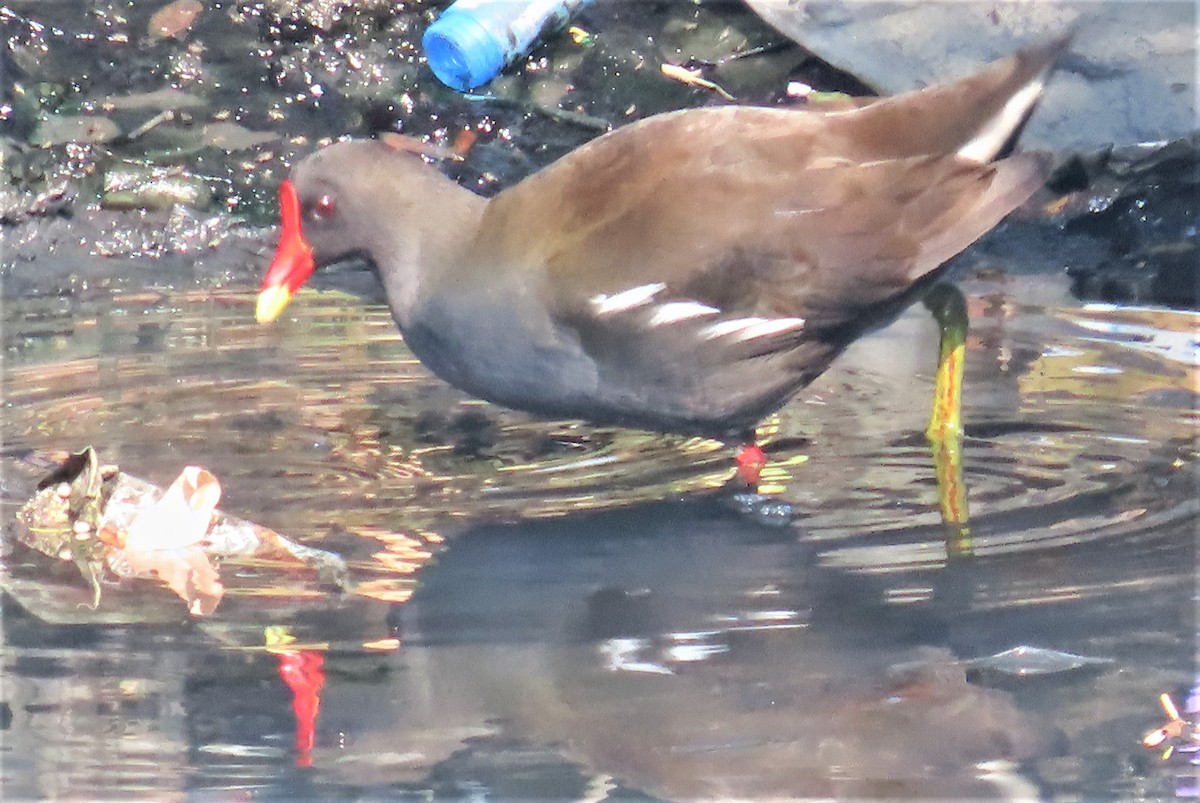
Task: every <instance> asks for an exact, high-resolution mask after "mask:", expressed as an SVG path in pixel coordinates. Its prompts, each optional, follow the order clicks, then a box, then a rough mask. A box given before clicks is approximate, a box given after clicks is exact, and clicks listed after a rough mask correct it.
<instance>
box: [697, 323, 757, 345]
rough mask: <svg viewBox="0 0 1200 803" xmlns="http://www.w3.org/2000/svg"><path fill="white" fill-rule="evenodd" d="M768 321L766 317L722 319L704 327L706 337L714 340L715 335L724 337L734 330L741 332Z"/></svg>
mask: <svg viewBox="0 0 1200 803" xmlns="http://www.w3.org/2000/svg"><path fill="white" fill-rule="evenodd" d="M766 322H767V319H766V318H735V319H734V320H732V321H720V322H718V323H714V324H712V325H711V326H706V327H704V333H703V334H704V339H705V340H712V339H713V338H715V337H724V336H725V335H731V334H733V333H734V332H740V331H741V330H743V329H745V328H746V327H747V326H757V325H758V324H760V323H766Z"/></svg>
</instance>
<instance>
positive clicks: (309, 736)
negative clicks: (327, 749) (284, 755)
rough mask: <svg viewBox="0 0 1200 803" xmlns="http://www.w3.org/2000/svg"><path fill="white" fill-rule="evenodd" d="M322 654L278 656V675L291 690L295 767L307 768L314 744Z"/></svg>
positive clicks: (321, 685) (293, 652)
mask: <svg viewBox="0 0 1200 803" xmlns="http://www.w3.org/2000/svg"><path fill="white" fill-rule="evenodd" d="M324 667H325V654H324V653H322V652H318V651H316V650H288V651H286V652H281V653H279V676H280V677H281V678H283V682H284V683H286V684H287V685H288V688H289V689H291V690H292V712H293V713H294V714H295V715H296V766H297V767H311V766H312V751H313V747H315V746H316V741H317V714H319V713H320V710H321V690H322V689H323V688H324V687H325V669H324Z"/></svg>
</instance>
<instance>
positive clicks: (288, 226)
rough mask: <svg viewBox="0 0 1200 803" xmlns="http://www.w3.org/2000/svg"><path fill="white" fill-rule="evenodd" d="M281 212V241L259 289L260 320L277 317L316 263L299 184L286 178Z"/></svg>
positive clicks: (280, 189) (281, 184)
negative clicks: (306, 233) (303, 217)
mask: <svg viewBox="0 0 1200 803" xmlns="http://www.w3.org/2000/svg"><path fill="white" fill-rule="evenodd" d="M279 216H280V220H281V222H282V224H283V226H282V231H281V232H280V235H279V245H278V246H277V247H276V249H275V258H274V259H272V260H271V266H270V267H269V268H267V275H266V276H264V277H263V283H262V287H261V288H260V289H259V291H258V306H257V308H256V309H255V317H256V318H257V319H258V322H259V323H267V322H268V321H273V320H275V319H276V318H278V317H279V313H281V312H283V308H284V307H286V306H287V304H288V302H289V301H291V300H292V296H293V295H294V294H295V292H296V290H298V289H299V288H300V285H302V284H304V280H305V279H307V278H308V277H309V275H311V274H312V272H313V268H314V267H315V263H314V262H313V255H312V249H311V248H309V246H308V242H306V241H305V239H304V228H303V227H302V226H301V225H300V198H299V196H297V195H296V187H295V186H294V185H293V184H292V182H290V181H288V180H286V179H285V180H284V181H283V182H282V183H280V185H279Z"/></svg>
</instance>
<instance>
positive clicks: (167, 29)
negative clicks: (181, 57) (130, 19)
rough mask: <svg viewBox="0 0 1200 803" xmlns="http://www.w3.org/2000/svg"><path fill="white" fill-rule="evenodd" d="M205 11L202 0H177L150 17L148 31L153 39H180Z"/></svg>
mask: <svg viewBox="0 0 1200 803" xmlns="http://www.w3.org/2000/svg"><path fill="white" fill-rule="evenodd" d="M203 11H204V4H203V3H201V2H200V0H175V2H173V3H167V4H166V5H165V6H163V7H162V8H160V9H159V10H158V11H155V12H154V14H153V15H152V16H151V17H150V25H149V26H148V30H147V33H148V34H149V35H150V38H151V39H152V40H158V39H179V38H181V37H183V35H184V34H186V33H187V32H188V31H189V30H191V27H192V26H193V25H195V24H196V19H197V18H198V17H199V16H200V14H201V12H203Z"/></svg>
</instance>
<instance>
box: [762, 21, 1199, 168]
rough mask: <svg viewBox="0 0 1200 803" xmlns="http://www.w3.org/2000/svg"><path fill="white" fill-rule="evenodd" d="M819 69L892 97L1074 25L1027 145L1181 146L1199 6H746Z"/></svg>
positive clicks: (1191, 116)
mask: <svg viewBox="0 0 1200 803" xmlns="http://www.w3.org/2000/svg"><path fill="white" fill-rule="evenodd" d="M746 2H747V3H748V4H749V5H750V6H751V7H752V8H753V9H754V10H755V11H756V12H757V13H758V14H759V15H760V16H761V17H762V18H763V19H764V20H766V21H767V22H768V23H770V24H771V25H773V26H774V27H775V28H777V29H778V30H779V31H781V32H783V33H784V34H786V35H788V36H789V37H791V38H792V39H794V40H795V41H797V42H799V43H800V44H801V45H803V46H804V47H806V48H808V49H809V50H811V51H812V52H813V53H814V54H816V55H817V56H818V57H820V58H821V59H824V60H825V61H828V62H830V63H831V64H833V65H834V66H836V67H839V68H841V69H843V70H846V71H847V72H850V73H852V74H854V75H856V76H858V77H859V78H860V79H861V80H862V81H864V82H865V83H866V84H868V85H869V86H871V87H873V88H875V89H876V90H878V91H879V92H880V93H881V94H895V93H897V92H902V91H905V90H909V89H913V88H916V87H920V86H925V85H928V84H932V83H935V82H938V81H941V80H945V79H949V78H954V77H957V76H961V75H965V74H967V73H970V72H971V71H972V70H975V69H977V68H978V67H979V66H980V65H981V64H983V63H986V62H988V61H992V60H995V59H997V58H1000V57H1003V56H1005V55H1007V54H1008V53H1010V52H1011V51H1013V50H1015V49H1017V48H1018V47H1020V46H1021V45H1023V44H1027V43H1029V42H1033V41H1037V40H1038V39H1039V38H1045V37H1048V36H1051V35H1054V34H1056V33H1059V32H1063V31H1066V30H1069V29H1070V28H1071V27H1072V26H1073V25H1075V26H1078V33H1077V35H1076V38H1075V42H1074V44H1073V45H1072V48H1071V53H1070V54H1069V55H1068V56H1067V57H1066V58H1064V59H1063V62H1062V64H1061V67H1060V69H1059V72H1058V74H1057V75H1056V76H1055V78H1054V80H1053V82H1052V83H1051V84H1050V86H1049V88H1048V90H1047V93H1046V98H1045V100H1043V102H1042V104H1041V105H1040V106H1039V108H1038V110H1037V113H1036V114H1035V115H1034V117H1033V119H1032V121H1031V122H1030V125H1029V128H1028V130H1027V131H1026V133H1025V135H1024V137H1023V140H1022V141H1023V142H1024V143H1025V144H1026V145H1027V146H1030V147H1039V148H1053V149H1067V148H1088V147H1095V146H1099V145H1104V144H1108V143H1116V144H1132V143H1136V142H1144V141H1161V140H1167V139H1173V138H1175V137H1179V136H1183V135H1185V134H1187V133H1189V132H1190V131H1191V130H1192V129H1193V128H1194V127H1195V125H1196V109H1195V95H1196V77H1195V72H1194V70H1195V51H1196V9H1195V6H1194V5H1193V4H1192V3H1181V2H1175V1H1173V0H1147V2H1138V3H1128V2H1121V0H1101V1H1100V2H1057V0H1054V1H1052V0H1023V1H1022V2H1012V1H1011V0H1009V1H1007V2H1006V1H1005V0H1001V2H997V3H927V2H921V0H888V1H887V2H858V1H857V0H855V1H854V2H851V0H746Z"/></svg>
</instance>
